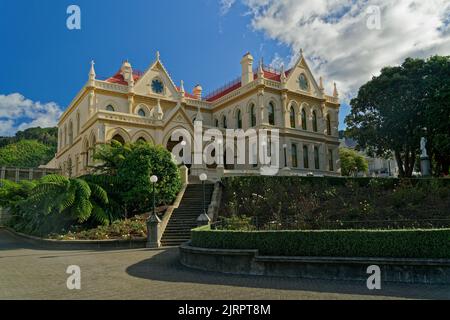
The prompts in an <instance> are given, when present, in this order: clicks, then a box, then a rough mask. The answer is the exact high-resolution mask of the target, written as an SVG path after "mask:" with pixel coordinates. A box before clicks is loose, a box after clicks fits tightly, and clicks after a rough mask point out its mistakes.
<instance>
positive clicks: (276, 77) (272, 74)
mask: <svg viewBox="0 0 450 320" xmlns="http://www.w3.org/2000/svg"><path fill="white" fill-rule="evenodd" d="M263 70H264V78H266V79H268V80H272V81H277V82H280V81H281V79H280V78H281V73H280V72H279V71H276V70H274V69H272V68H269V67H264V69H263ZM291 70H292V69H289V70H287V71H286V72H285V74H286V76H288V75H289V73H290V72H291ZM142 75H143V73H142V72H140V71H133V78H134V81H135V82H136V81H138V80H139V79H140V78H141V77H142ZM257 78H258V75H257V73H256V72H255V74H254V79H257ZM105 81H106V82H109V83H117V84H121V85H125V86H126V85H128V83H127V82H126V81H125V80H124V79H123V76H122V75H121V72H120V70H119V71H118V72H117V73H116V74H115V75H113V76H112V77H110V78H108V79H106V80H105ZM241 84H242V82H241V80H240V78H239V79H236V80H235V81H233V82H231V83H229V84H228V85H225V86H223V87H222V88H220V89H218V90H216V91H215V92H213V93H212V94H210V95H208V96H206V97H205V100H206V101H208V102H213V101H216V100H218V99H220V98H221V97H223V96H225V95H227V94H228V93H230V92H233V91H234V90H237V89H239V88H240V87H241ZM177 90H178V91H180V88H179V87H177ZM185 96H186V97H188V98H190V99H197V97H196V96H194V95H193V94H192V93H189V92H185Z"/></svg>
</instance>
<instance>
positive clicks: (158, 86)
mask: <svg viewBox="0 0 450 320" xmlns="http://www.w3.org/2000/svg"><path fill="white" fill-rule="evenodd" d="M151 87H152V91H153V93H156V94H161V93H163V91H164V84H163V83H162V81H161V80H159V79H153V80H152V84H151Z"/></svg>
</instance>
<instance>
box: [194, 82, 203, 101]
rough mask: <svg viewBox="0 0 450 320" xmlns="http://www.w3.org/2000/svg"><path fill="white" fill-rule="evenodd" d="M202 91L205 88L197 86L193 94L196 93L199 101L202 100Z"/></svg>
mask: <svg viewBox="0 0 450 320" xmlns="http://www.w3.org/2000/svg"><path fill="white" fill-rule="evenodd" d="M202 91H203V88H202V87H201V86H200V85H199V84H198V85H196V86H195V88H194V92H193V93H194V96H195V97H196V98H197V99H199V100H200V99H201V98H202Z"/></svg>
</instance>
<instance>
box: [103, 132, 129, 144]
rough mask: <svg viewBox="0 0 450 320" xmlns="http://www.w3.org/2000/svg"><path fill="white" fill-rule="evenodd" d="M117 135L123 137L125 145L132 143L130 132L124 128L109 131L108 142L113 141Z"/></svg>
mask: <svg viewBox="0 0 450 320" xmlns="http://www.w3.org/2000/svg"><path fill="white" fill-rule="evenodd" d="M116 135H119V136H121V137H122V138H123V140H124V141H125V143H126V142H130V141H131V137H130V135H129V134H128V132H127V131H126V130H124V129H122V128H115V129H111V130H109V132H108V134H107V138H106V141H111V140H112V138H113V137H114V136H116Z"/></svg>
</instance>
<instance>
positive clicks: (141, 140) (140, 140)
mask: <svg viewBox="0 0 450 320" xmlns="http://www.w3.org/2000/svg"><path fill="white" fill-rule="evenodd" d="M136 142H138V143H146V142H147V140H145V139H144V138H143V137H140V138H139V139H137V140H136Z"/></svg>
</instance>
